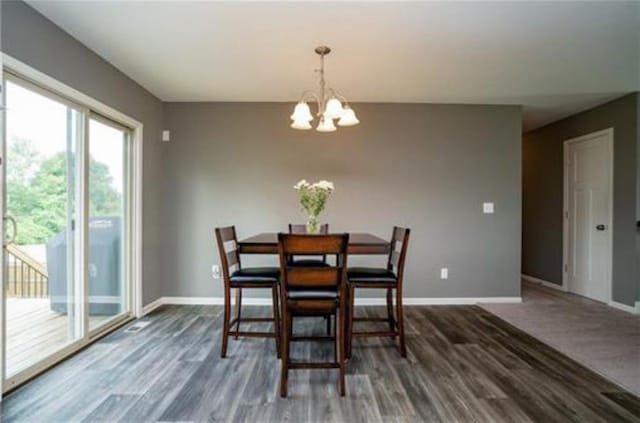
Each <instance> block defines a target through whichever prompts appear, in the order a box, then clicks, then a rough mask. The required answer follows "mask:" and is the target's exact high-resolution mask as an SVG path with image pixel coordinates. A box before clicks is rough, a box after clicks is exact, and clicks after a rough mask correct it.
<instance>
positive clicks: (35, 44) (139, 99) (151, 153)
mask: <svg viewBox="0 0 640 423" xmlns="http://www.w3.org/2000/svg"><path fill="white" fill-rule="evenodd" d="M1 12H2V21H1V27H2V28H1V31H2V34H1V42H2V51H3V52H4V53H7V54H8V55H10V56H12V57H14V58H15V59H18V60H20V61H21V62H23V63H26V64H28V65H30V66H32V67H34V68H36V69H38V70H39V71H41V72H44V73H45V74H47V75H49V76H51V77H53V78H55V79H57V80H59V81H61V82H63V83H65V84H67V85H69V86H71V87H73V88H75V89H77V90H79V91H81V92H83V93H85V94H87V95H89V96H91V97H93V98H95V99H97V100H100V101H101V102H103V103H105V104H107V105H109V106H111V107H113V108H115V109H117V110H119V111H121V112H123V113H125V114H127V115H129V116H131V117H133V118H135V119H137V120H139V121H141V122H142V123H143V124H144V143H143V145H144V153H143V157H144V166H143V184H144V193H143V213H144V216H143V263H142V267H143V303H144V304H146V303H149V302H151V301H153V300H155V299H157V298H158V297H160V296H161V291H160V282H159V280H160V276H161V275H160V272H159V260H158V259H159V245H160V238H159V236H160V230H159V228H160V227H161V225H160V212H159V209H160V207H161V198H160V185H159V183H158V181H159V179H160V176H161V170H162V149H161V148H160V146H161V142H160V139H159V135H160V131H161V129H162V103H161V102H160V100H158V99H157V98H156V97H154V96H153V95H152V94H150V93H149V92H148V91H146V90H145V89H144V88H142V87H141V86H140V85H138V84H137V83H136V82H135V81H133V80H132V79H130V78H129V77H128V76H126V75H125V74H123V73H122V72H120V71H119V70H118V69H116V68H115V67H113V66H112V65H111V64H109V63H108V62H107V61H105V60H104V59H102V58H101V57H100V56H98V55H97V54H95V53H94V52H93V51H91V50H89V49H88V48H86V47H85V46H84V45H82V44H81V43H79V42H78V41H77V40H75V39H74V38H72V37H71V36H70V35H69V34H67V33H66V32H64V31H63V30H62V29H60V28H59V27H57V26H56V25H54V24H53V23H52V22H51V21H49V20H48V19H46V18H45V17H43V16H42V15H40V14H39V13H38V12H36V11H35V10H34V9H32V8H31V7H29V6H28V5H27V4H25V3H23V2H21V1H9V2H2V11H1Z"/></svg>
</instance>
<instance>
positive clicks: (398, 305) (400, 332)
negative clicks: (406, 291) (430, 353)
mask: <svg viewBox="0 0 640 423" xmlns="http://www.w3.org/2000/svg"><path fill="white" fill-rule="evenodd" d="M396 314H397V316H398V335H399V336H398V338H399V341H400V355H401V356H402V357H404V358H406V357H407V347H406V345H405V343H404V312H403V310H402V290H401V289H396Z"/></svg>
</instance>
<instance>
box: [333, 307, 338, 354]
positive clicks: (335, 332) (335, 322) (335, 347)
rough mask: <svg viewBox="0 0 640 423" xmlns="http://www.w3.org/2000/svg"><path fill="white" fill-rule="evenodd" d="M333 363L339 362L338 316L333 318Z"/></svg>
mask: <svg viewBox="0 0 640 423" xmlns="http://www.w3.org/2000/svg"><path fill="white" fill-rule="evenodd" d="M333 342H334V343H333V361H335V362H336V363H337V362H338V344H337V342H338V316H334V317H333Z"/></svg>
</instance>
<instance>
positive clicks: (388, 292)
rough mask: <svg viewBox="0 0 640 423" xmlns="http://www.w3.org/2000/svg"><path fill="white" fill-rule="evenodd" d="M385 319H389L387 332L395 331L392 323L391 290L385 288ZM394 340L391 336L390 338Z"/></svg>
mask: <svg viewBox="0 0 640 423" xmlns="http://www.w3.org/2000/svg"><path fill="white" fill-rule="evenodd" d="M387 318H388V319H389V330H390V331H391V332H393V331H395V330H396V328H395V324H394V321H393V289H392V288H387ZM391 338H392V339H393V338H394V337H393V336H392V337H391Z"/></svg>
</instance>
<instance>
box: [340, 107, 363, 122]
mask: <svg viewBox="0 0 640 423" xmlns="http://www.w3.org/2000/svg"><path fill="white" fill-rule="evenodd" d="M359 123H360V121H359V120H358V118H357V117H356V112H354V111H353V109H352V108H351V107H349V106H346V107H345V108H344V114H343V115H342V117H341V118H340V120H339V121H338V125H340V126H353V125H357V124H359Z"/></svg>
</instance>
